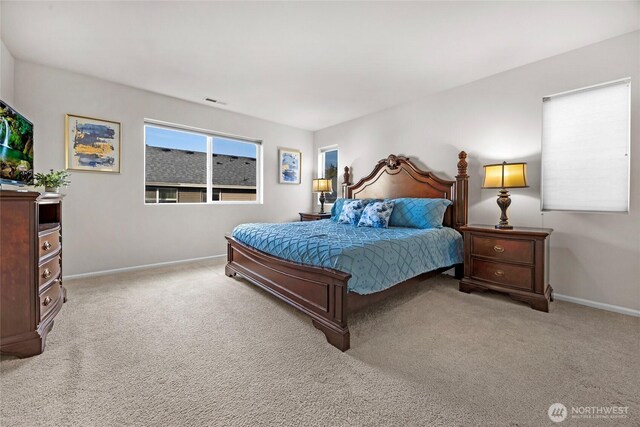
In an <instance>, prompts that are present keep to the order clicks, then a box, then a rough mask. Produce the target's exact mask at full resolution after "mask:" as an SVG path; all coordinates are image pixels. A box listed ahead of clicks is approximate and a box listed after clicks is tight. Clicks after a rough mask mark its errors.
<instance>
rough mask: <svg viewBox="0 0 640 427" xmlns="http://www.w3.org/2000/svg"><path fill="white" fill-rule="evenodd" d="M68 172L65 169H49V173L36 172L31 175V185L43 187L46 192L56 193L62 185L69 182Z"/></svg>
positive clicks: (66, 184)
mask: <svg viewBox="0 0 640 427" xmlns="http://www.w3.org/2000/svg"><path fill="white" fill-rule="evenodd" d="M68 178H69V173H68V172H67V171H54V170H53V169H50V170H49V173H37V174H35V175H34V176H33V185H35V186H36V187H44V191H46V192H48V193H57V192H58V191H59V190H60V187H62V186H63V185H64V186H65V187H66V186H68V185H69V184H71V181H69V179H68Z"/></svg>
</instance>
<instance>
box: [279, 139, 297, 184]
mask: <svg viewBox="0 0 640 427" xmlns="http://www.w3.org/2000/svg"><path fill="white" fill-rule="evenodd" d="M278 161H279V165H278V171H279V175H280V178H279V182H280V184H300V174H301V173H302V152H300V151H299V150H292V149H289V148H278Z"/></svg>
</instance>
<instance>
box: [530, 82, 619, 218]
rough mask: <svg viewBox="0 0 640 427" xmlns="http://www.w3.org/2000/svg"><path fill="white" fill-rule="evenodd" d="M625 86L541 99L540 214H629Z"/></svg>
mask: <svg viewBox="0 0 640 427" xmlns="http://www.w3.org/2000/svg"><path fill="white" fill-rule="evenodd" d="M629 146H630V81H629V79H625V80H621V81H616V82H611V83H605V84H602V85H598V86H593V87H589V88H585V89H578V90H575V91H571V92H565V93H561V94H558V95H552V96H549V97H545V98H544V99H543V103H542V210H545V211H548V210H568V211H591V212H628V211H629Z"/></svg>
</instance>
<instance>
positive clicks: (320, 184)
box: [313, 178, 333, 214]
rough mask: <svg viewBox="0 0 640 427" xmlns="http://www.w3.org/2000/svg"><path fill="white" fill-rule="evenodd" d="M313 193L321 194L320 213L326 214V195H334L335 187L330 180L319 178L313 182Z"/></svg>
mask: <svg viewBox="0 0 640 427" xmlns="http://www.w3.org/2000/svg"><path fill="white" fill-rule="evenodd" d="M313 192H314V193H320V213H321V214H322V213H324V201H325V198H324V193H332V192H333V185H332V184H331V180H330V179H324V178H318V179H314V180H313Z"/></svg>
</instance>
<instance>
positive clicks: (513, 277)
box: [459, 225, 553, 312]
mask: <svg viewBox="0 0 640 427" xmlns="http://www.w3.org/2000/svg"><path fill="white" fill-rule="evenodd" d="M460 231H461V232H462V233H463V234H464V278H463V279H462V280H460V288H459V289H460V291H461V292H466V293H469V292H471V291H475V290H478V291H486V290H492V291H498V292H504V293H507V294H509V296H510V297H511V298H513V299H516V300H519V301H523V302H526V303H527V304H529V305H530V306H531V308H533V309H535V310H540V311H544V312H548V311H549V302H550V301H553V298H552V295H551V293H552V292H553V289H552V288H551V286H550V285H549V235H550V234H551V232H552V231H553V230H552V229H550V228H529V227H514V228H513V229H512V230H500V229H496V228H495V227H494V226H493V225H468V226H465V227H461V228H460Z"/></svg>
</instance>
